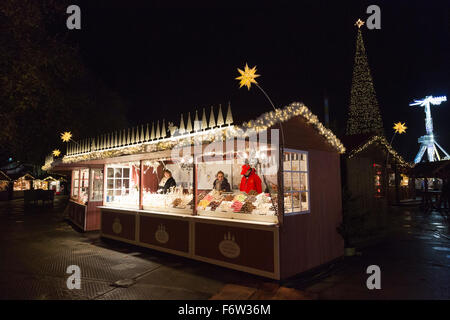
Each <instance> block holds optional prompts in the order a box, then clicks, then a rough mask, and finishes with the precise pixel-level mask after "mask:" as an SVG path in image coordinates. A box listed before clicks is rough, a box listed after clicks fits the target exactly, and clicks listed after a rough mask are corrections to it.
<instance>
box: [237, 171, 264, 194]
mask: <svg viewBox="0 0 450 320" xmlns="http://www.w3.org/2000/svg"><path fill="white" fill-rule="evenodd" d="M241 174H242V175H243V177H242V179H241V186H240V188H239V190H241V191H244V192H246V193H249V192H250V191H252V190H255V191H256V192H257V193H261V192H262V187H261V178H260V177H258V175H257V174H256V170H255V169H253V168H251V167H250V166H249V165H248V164H244V165H243V166H242V171H241Z"/></svg>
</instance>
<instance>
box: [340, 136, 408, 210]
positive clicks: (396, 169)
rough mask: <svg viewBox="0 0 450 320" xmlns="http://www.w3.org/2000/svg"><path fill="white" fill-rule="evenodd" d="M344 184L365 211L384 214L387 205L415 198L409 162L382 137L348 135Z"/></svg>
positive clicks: (358, 205) (345, 138) (346, 139)
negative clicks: (382, 212)
mask: <svg viewBox="0 0 450 320" xmlns="http://www.w3.org/2000/svg"><path fill="white" fill-rule="evenodd" d="M342 140H343V142H344V143H345V145H346V147H347V153H346V155H345V160H344V164H343V165H344V170H343V181H344V185H345V186H346V187H347V188H348V191H349V192H350V193H351V195H352V196H353V197H354V198H355V202H358V204H356V205H357V207H359V208H362V210H369V211H370V210H373V211H378V212H379V211H384V210H386V207H387V205H389V204H396V203H399V202H400V201H401V200H406V199H411V198H413V197H414V184H413V181H412V180H411V179H409V176H410V170H411V165H410V164H409V163H408V162H406V161H405V160H404V159H403V158H402V157H401V156H400V155H399V154H398V153H397V152H396V151H395V150H394V149H393V148H392V147H391V146H390V145H389V143H388V142H387V141H386V138H385V137H384V136H382V135H376V134H359V135H351V136H345V137H344V138H343V139H342Z"/></svg>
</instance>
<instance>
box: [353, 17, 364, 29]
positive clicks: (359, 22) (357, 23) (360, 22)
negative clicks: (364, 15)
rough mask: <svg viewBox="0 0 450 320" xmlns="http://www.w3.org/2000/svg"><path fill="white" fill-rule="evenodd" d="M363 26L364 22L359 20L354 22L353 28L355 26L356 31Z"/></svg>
mask: <svg viewBox="0 0 450 320" xmlns="http://www.w3.org/2000/svg"><path fill="white" fill-rule="evenodd" d="M363 24H364V21H362V20H361V19H358V20H357V21H356V22H355V26H357V27H358V29H361V27H362V25H363Z"/></svg>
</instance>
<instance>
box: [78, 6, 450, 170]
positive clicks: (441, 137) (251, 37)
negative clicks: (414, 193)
mask: <svg viewBox="0 0 450 320" xmlns="http://www.w3.org/2000/svg"><path fill="white" fill-rule="evenodd" d="M73 3H74V4H78V5H80V7H81V12H82V30H81V31H70V32H71V37H72V40H73V41H74V42H75V43H76V44H77V45H78V46H79V48H80V52H81V54H82V57H83V59H84V63H85V64H86V65H87V66H88V68H89V69H90V70H92V71H93V72H94V73H95V74H96V75H97V76H98V77H100V78H101V79H103V80H104V82H105V83H106V84H107V85H108V86H109V87H110V88H111V89H112V90H114V91H115V92H117V93H118V94H119V95H120V96H122V98H123V99H125V101H127V103H128V105H129V108H128V114H127V117H128V119H129V121H130V124H131V125H134V124H141V123H147V122H151V121H154V120H158V119H162V118H165V119H166V120H169V121H174V122H175V124H176V125H178V123H179V118H180V113H182V112H183V113H184V114H185V115H186V113H187V112H189V111H191V112H192V111H195V110H196V109H198V110H199V113H200V112H201V110H202V108H204V107H205V108H207V109H206V110H207V111H209V109H210V107H211V105H214V106H218V105H219V104H222V107H223V106H224V105H226V104H227V103H228V101H231V105H232V110H233V115H234V117H235V122H239V121H241V120H247V119H251V118H253V119H254V118H256V117H257V116H259V115H260V114H261V113H263V112H265V111H269V110H271V107H270V105H269V103H268V102H267V100H266V99H265V97H264V96H263V94H262V93H261V92H260V91H258V90H257V88H252V89H251V90H250V91H248V90H247V89H246V88H242V89H239V86H238V81H236V80H234V78H235V77H236V76H238V73H237V70H236V68H238V67H239V68H243V67H244V65H245V63H246V62H247V63H248V64H249V66H250V67H252V66H254V65H256V66H257V69H258V72H257V73H258V74H260V75H261V77H259V78H258V79H257V80H258V83H259V84H260V85H261V86H262V87H263V88H264V89H265V90H266V91H267V92H268V94H269V95H270V96H271V98H272V100H273V101H274V103H275V105H276V106H277V107H282V106H285V105H287V104H289V103H290V102H292V101H300V102H303V103H305V104H306V105H307V106H308V107H309V108H310V109H311V110H312V111H313V112H314V113H315V114H317V115H318V116H319V118H320V119H321V120H323V99H324V95H325V94H326V95H327V96H328V99H329V105H330V121H331V122H333V121H334V122H336V125H337V127H338V132H336V133H337V134H340V133H341V132H342V133H343V132H344V129H345V121H346V116H347V112H348V105H349V99H350V85H351V76H352V69H353V59H354V53H355V52H354V51H355V41H356V27H355V26H354V22H355V21H356V20H357V18H361V19H363V20H366V18H367V17H368V14H366V13H365V12H366V8H367V6H368V5H370V4H377V5H379V6H380V8H381V30H369V29H367V28H366V27H365V26H364V27H363V28H364V29H363V37H364V41H365V46H366V51H367V55H368V60H369V64H370V68H371V72H372V76H373V80H374V85H375V90H376V92H377V97H378V101H379V104H380V109H381V114H382V117H383V122H384V127H385V131H386V135H387V137H388V138H390V137H391V135H392V134H393V131H392V125H393V123H394V122H397V121H402V122H406V125H407V126H408V131H407V133H406V134H404V135H402V136H398V137H396V139H395V141H394V144H393V145H394V147H395V148H396V149H397V150H398V151H399V152H400V153H401V154H402V155H403V156H404V157H405V158H406V160H408V161H412V160H413V157H414V156H415V154H416V153H417V151H418V149H419V145H418V143H417V138H418V137H419V136H421V135H423V134H425V125H424V119H425V116H424V112H423V109H420V108H418V107H409V106H408V104H409V103H410V102H412V101H413V99H418V98H423V97H425V96H426V95H434V96H437V95H449V84H450V83H449V76H448V74H449V70H450V68H449V58H448V57H449V42H450V41H449V39H450V37H449V21H450V19H449V12H450V10H449V9H450V8H449V5H448V1H420V2H417V1H386V2H384V1H381V2H380V1H376V2H374V1H370V2H364V1H358V2H351V1H333V2H331V1H309V2H300V1H298V3H299V4H297V6H296V7H283V8H277V7H257V6H253V5H250V4H249V3H244V5H243V6H242V7H232V6H228V7H226V6H225V7H221V8H219V7H213V6H212V5H211V4H207V6H206V7H202V6H201V5H200V4H196V5H194V7H192V3H191V2H184V5H183V7H177V6H176V5H171V6H170V7H169V6H165V7H164V6H156V5H150V4H148V2H147V1H145V2H144V1H143V2H137V1H132V0H130V1H74V2H73ZM146 4H147V5H146ZM208 115H209V113H208ZM432 115H433V119H434V127H435V134H436V135H437V136H438V138H437V139H438V142H439V143H440V144H441V145H442V146H443V147H444V148H446V149H447V150H448V151H450V135H449V130H448V129H447V121H448V119H450V104H449V102H447V103H444V104H441V105H440V106H436V107H434V108H433V109H432Z"/></svg>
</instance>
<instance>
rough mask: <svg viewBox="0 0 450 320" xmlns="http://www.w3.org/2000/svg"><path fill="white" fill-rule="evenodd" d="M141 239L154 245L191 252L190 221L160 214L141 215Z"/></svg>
mask: <svg viewBox="0 0 450 320" xmlns="http://www.w3.org/2000/svg"><path fill="white" fill-rule="evenodd" d="M139 219H140V223H139V229H140V232H139V241H140V242H143V243H147V244H151V245H154V246H158V247H162V248H166V249H172V250H176V251H181V252H185V253H188V252H189V221H188V220H184V221H183V220H178V219H170V218H163V217H158V216H144V215H140V216H139Z"/></svg>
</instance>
